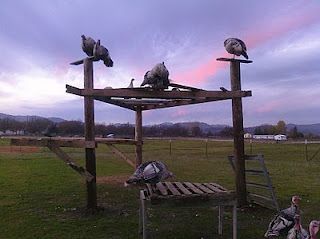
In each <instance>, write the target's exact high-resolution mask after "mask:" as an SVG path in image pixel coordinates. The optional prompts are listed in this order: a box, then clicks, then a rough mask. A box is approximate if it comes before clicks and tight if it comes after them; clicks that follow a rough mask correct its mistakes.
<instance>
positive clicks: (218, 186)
mask: <svg viewBox="0 0 320 239" xmlns="http://www.w3.org/2000/svg"><path fill="white" fill-rule="evenodd" d="M210 184H211V185H213V186H215V187H217V188H219V189H220V190H222V191H228V189H226V188H224V187H223V186H221V185H220V184H217V183H210Z"/></svg>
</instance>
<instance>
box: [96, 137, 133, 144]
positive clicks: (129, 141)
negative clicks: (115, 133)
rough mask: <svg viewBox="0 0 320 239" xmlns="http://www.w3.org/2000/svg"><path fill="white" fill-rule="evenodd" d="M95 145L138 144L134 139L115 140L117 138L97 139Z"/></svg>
mask: <svg viewBox="0 0 320 239" xmlns="http://www.w3.org/2000/svg"><path fill="white" fill-rule="evenodd" d="M96 142H97V143H101V144H111V145H112V144H132V145H134V144H137V143H138V142H137V141H136V140H134V139H117V138H97V139H96Z"/></svg>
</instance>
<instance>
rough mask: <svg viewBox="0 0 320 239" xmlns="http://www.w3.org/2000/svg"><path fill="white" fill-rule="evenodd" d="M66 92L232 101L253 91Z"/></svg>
mask: <svg viewBox="0 0 320 239" xmlns="http://www.w3.org/2000/svg"><path fill="white" fill-rule="evenodd" d="M66 89H67V90H66V92H67V93H71V94H75V95H79V96H92V97H96V96H102V97H119V98H148V99H199V98H218V99H231V98H237V97H246V96H251V91H240V90H238V91H225V92H224V91H206V90H199V91H171V90H154V89H148V88H145V89H141V88H131V89H129V88H120V89H79V88H77V87H74V86H70V85H66Z"/></svg>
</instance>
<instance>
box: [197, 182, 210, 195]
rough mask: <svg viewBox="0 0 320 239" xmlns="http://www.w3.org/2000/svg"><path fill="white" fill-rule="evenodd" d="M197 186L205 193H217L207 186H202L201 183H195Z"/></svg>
mask: <svg viewBox="0 0 320 239" xmlns="http://www.w3.org/2000/svg"><path fill="white" fill-rule="evenodd" d="M193 184H194V185H195V186H197V187H198V188H199V189H201V190H202V191H204V192H205V193H215V192H214V191H212V190H211V189H210V188H207V187H206V186H204V185H202V184H201V183H193Z"/></svg>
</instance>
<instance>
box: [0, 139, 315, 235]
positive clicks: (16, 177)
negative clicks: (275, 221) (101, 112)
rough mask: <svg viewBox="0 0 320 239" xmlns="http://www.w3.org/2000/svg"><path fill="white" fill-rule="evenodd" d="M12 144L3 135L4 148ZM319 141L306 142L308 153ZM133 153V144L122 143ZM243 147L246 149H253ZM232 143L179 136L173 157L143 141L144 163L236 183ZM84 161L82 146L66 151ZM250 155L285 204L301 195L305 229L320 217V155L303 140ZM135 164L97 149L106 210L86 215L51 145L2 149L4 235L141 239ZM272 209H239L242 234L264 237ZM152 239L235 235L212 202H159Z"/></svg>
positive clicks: (82, 196)
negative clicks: (220, 229)
mask: <svg viewBox="0 0 320 239" xmlns="http://www.w3.org/2000/svg"><path fill="white" fill-rule="evenodd" d="M8 145H9V142H8V141H6V140H3V139H2V140H0V147H5V146H8ZM319 147H320V145H319V144H312V145H311V144H310V145H309V146H308V149H309V154H310V155H312V153H314V152H316V150H317V149H318V148H319ZM119 148H120V149H121V150H122V151H124V152H125V153H126V154H127V155H128V156H129V157H131V158H134V148H133V147H132V146H119ZM249 149H250V147H249V145H246V152H247V153H248V152H249ZM232 150H233V149H232V142H222V141H209V142H208V157H206V154H205V142H204V141H199V140H198V141H196V140H184V141H183V140H175V141H173V142H172V154H171V155H170V154H169V143H168V141H165V140H162V141H160V140H148V141H145V144H144V161H147V160H162V161H164V162H165V163H166V164H167V165H168V167H169V168H170V170H171V171H173V172H174V173H175V175H176V179H175V180H177V181H194V182H196V181H198V182H208V181H211V182H217V183H219V184H221V185H223V186H225V187H227V188H228V189H233V188H234V177H233V172H232V169H231V167H230V165H229V163H228V160H227V155H231V154H232ZM66 151H67V152H68V153H70V155H71V156H72V157H73V158H74V159H76V161H77V162H79V163H80V164H81V165H84V160H83V158H84V154H83V150H81V149H67V150H66ZM252 153H253V154H257V153H261V154H264V156H265V160H266V164H267V167H268V169H269V171H270V174H271V177H272V180H273V184H274V186H275V188H276V194H277V197H278V202H279V204H280V207H282V208H283V207H287V206H288V205H289V203H290V197H291V195H294V194H298V195H300V196H301V197H302V203H301V204H302V210H303V214H302V220H303V225H304V227H306V226H307V223H308V222H309V221H310V220H311V219H318V220H319V219H320V210H319V209H320V206H319V205H320V174H319V172H320V156H317V157H315V158H314V160H312V161H311V162H306V160H305V146H304V145H303V144H282V143H281V144H270V143H268V144H266V143H261V144H254V145H253V148H252ZM131 173H132V168H131V167H130V166H129V165H127V164H126V163H125V162H123V161H122V160H121V159H118V158H117V157H116V156H114V155H113V154H112V153H111V152H110V150H109V149H107V148H106V147H104V146H101V147H100V146H99V148H98V149H97V180H98V185H97V188H98V202H99V205H100V206H103V207H104V208H105V210H104V211H101V212H100V213H98V214H97V215H87V214H86V213H85V210H84V209H85V206H86V187H85V181H84V179H83V178H82V177H80V176H79V175H78V174H77V173H75V172H74V171H73V170H71V169H70V168H69V167H67V166H65V165H64V163H63V162H62V161H61V160H59V159H57V158H56V157H55V156H54V155H53V154H52V153H51V152H49V150H48V149H45V148H42V149H41V150H40V151H39V152H37V153H32V152H31V153H26V152H23V151H22V150H21V152H20V151H19V150H15V151H7V152H1V151H0V186H1V190H0V215H1V217H0V238H59V239H60V238H94V239H98V238H114V239H116V238H119V239H122V238H123V239H126V238H138V234H137V230H138V189H135V188H125V187H123V181H124V180H125V179H126V178H127V177H128V176H129V175H130V174H131ZM274 213H275V212H274V211H272V210H269V209H265V208H262V207H259V206H254V207H252V208H249V209H246V210H239V214H238V221H239V227H238V233H239V238H246V239H248V238H252V239H256V238H263V234H264V232H265V230H266V228H267V226H268V223H269V221H270V219H271V218H272V216H273V215H274ZM149 216H150V218H151V223H150V225H149V228H150V231H151V237H152V238H181V239H182V238H192V239H193V238H231V227H230V224H231V223H230V222H231V213H230V212H227V213H226V215H225V227H224V235H223V237H219V236H218V235H217V210H216V209H215V208H211V207H210V205H190V204H185V205H181V204H180V205H174V206H172V205H156V206H153V207H152V208H151V209H150V210H149Z"/></svg>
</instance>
